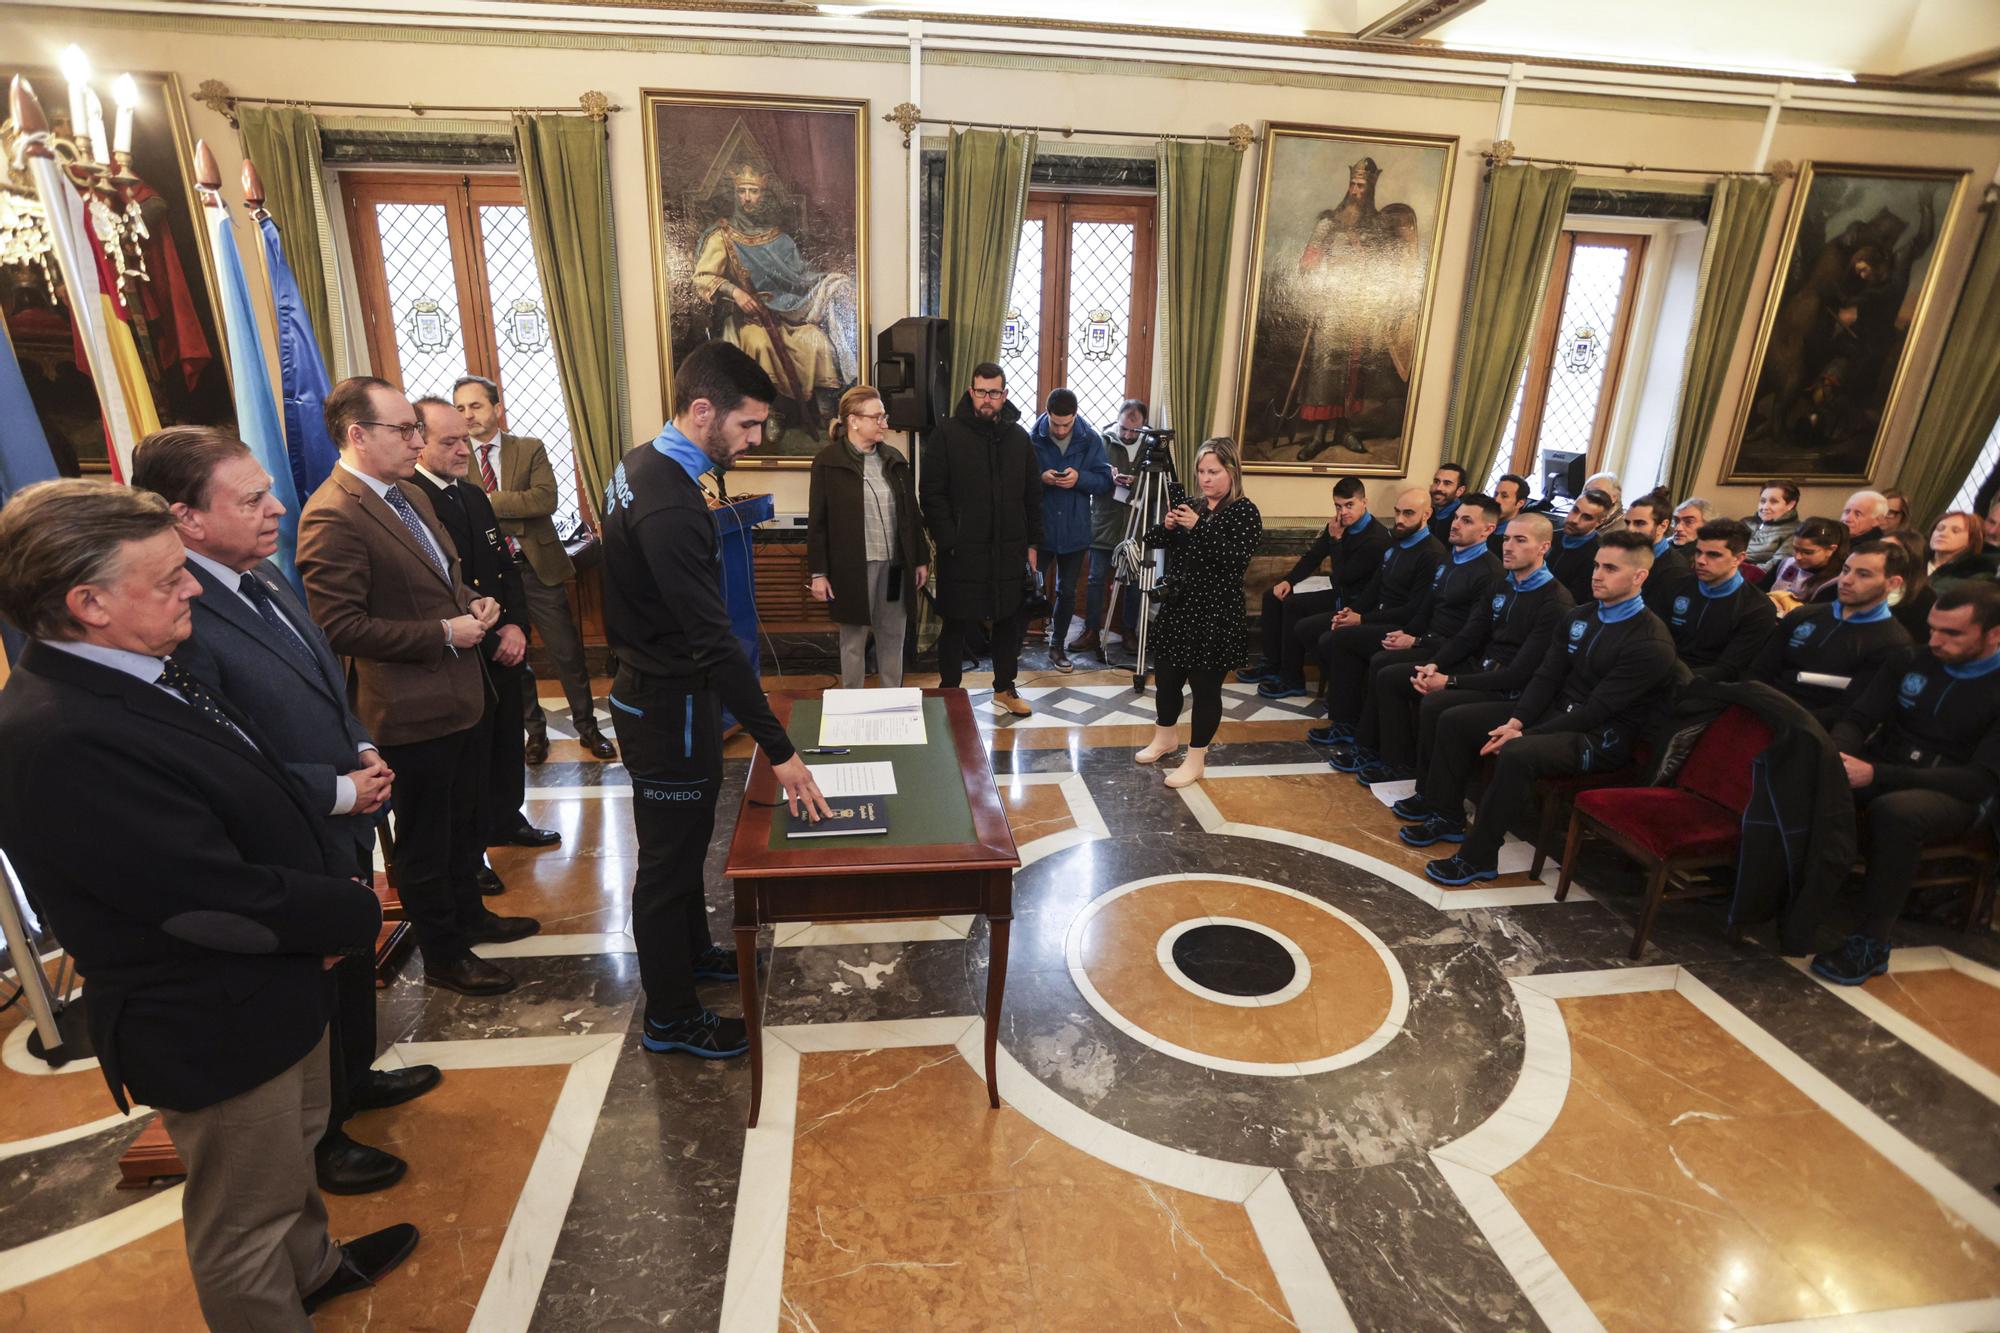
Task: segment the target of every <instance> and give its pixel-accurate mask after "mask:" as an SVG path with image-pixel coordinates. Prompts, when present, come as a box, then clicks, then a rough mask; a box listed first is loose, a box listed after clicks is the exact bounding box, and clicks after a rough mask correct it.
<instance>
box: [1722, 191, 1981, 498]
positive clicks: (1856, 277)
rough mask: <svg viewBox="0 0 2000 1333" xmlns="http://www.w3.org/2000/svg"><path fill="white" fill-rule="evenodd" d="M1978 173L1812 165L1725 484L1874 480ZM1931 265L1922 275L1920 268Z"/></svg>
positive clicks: (1772, 293) (1753, 361)
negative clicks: (1912, 348) (1885, 433)
mask: <svg viewBox="0 0 2000 1333" xmlns="http://www.w3.org/2000/svg"><path fill="white" fill-rule="evenodd" d="M1970 174H1971V173H1970V172H1969V171H1967V170H1964V169H1959V168H1949V167H1881V166H1862V165H1856V164H1852V163H1838V162H1807V163H1805V164H1804V165H1803V166H1802V167H1801V168H1800V169H1799V177H1798V184H1797V185H1796V186H1795V187H1794V189H1793V193H1792V204H1791V211H1790V214H1789V216H1788V217H1787V218H1786V221H1785V234H1784V239H1783V241H1782V242H1781V243H1780V244H1779V247H1778V264H1777V268H1776V269H1775V270H1774V272H1773V275H1772V278H1771V284H1770V290H1769V292H1768V293H1767V294H1766V297H1765V301H1764V313H1763V317H1762V318H1761V320H1760V321H1759V322H1758V327H1757V343H1756V347H1755V349H1754V350H1753V351H1752V353H1751V356H1750V372H1749V376H1748V378H1746V379H1745V381H1744V385H1745V387H1744V390H1743V393H1742V395H1741V397H1740V399H1739V401H1738V403H1737V406H1736V417H1735V421H1734V424H1733V425H1732V427H1731V430H1730V436H1729V440H1730V443H1729V453H1728V455H1727V457H1726V458H1725V459H1724V461H1723V466H1722V480H1723V482H1724V483H1732V482H1749V483H1753V484H1754V483H1758V482H1762V481H1765V480H1767V479H1769V478H1771V477H1786V478H1790V479H1793V480H1796V481H1799V482H1801V483H1805V484H1807V485H1818V484H1838V483H1861V482H1866V481H1869V480H1871V479H1872V477H1873V474H1874V469H1875V463H1876V461H1877V459H1878V458H1880V456H1881V452H1882V427H1883V424H1884V423H1885V422H1887V421H1889V420H1891V419H1893V418H1894V416H1895V412H1896V408H1897V406H1898V404H1899V403H1900V402H1901V400H1902V397H1903V395H1904V393H1906V392H1907V391H1908V390H1909V389H1910V387H1911V386H1910V383H1909V379H1910V375H1909V370H1910V356H1909V345H1910V341H1911V338H1912V336H1913V335H1914V334H1916V333H1917V331H1918V330H1920V329H1921V328H1922V327H1923V325H1924V320H1925V318H1926V317H1927V316H1928V315H1929V313H1930V309H1931V305H1932V301H1933V299H1934V297H1935V296H1936V289H1937V275H1938V260H1939V258H1940V257H1941V256H1943V255H1944V254H1946V253H1947V252H1948V251H1949V249H1950V246H1951V242H1952V240H1953V238H1954V237H1955V235H1956V233H1957V224H1958V215H1959V205H1960V204H1961V203H1962V202H1963V199H1964V195H1965V190H1966V188H1967V182H1968V180H1969V179H1970ZM1919 270H1921V271H1919Z"/></svg>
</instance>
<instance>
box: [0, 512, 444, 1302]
mask: <svg viewBox="0 0 2000 1333" xmlns="http://www.w3.org/2000/svg"><path fill="white" fill-rule="evenodd" d="M184 561H185V556H184V554H183V552H182V550H181V544H180V540H179V538H178V537H176V535H175V533H174V514H173V512H172V510H170V509H169V508H168V507H167V503H166V501H164V500H162V499H161V498H160V497H159V496H157V495H154V494H152V493H151V492H149V491H139V490H134V489H132V488H129V487H125V486H116V485H113V484H111V483H109V482H104V481H84V480H77V479H67V480H59V481H49V482H43V483H40V484H38V485H35V486H30V487H27V488H25V489H24V490H22V491H21V492H19V493H18V494H17V495H15V496H14V498H13V499H12V501H10V502H9V503H8V505H7V506H6V508H5V509H4V510H0V616H4V617H5V618H6V620H7V621H9V622H10V623H12V624H13V625H14V627H15V628H17V629H19V630H21V631H22V632H24V633H26V634H27V635H29V636H30V642H29V644H28V647H27V649H26V651H25V652H24V653H23V654H22V655H21V657H20V660H19V661H18V662H17V663H16V665H15V668H14V672H13V675H12V677H11V679H10V680H9V681H8V683H7V688H6V690H5V691H4V692H0V846H4V847H5V848H6V850H7V854H8V856H9V857H10V858H11V859H12V861H13V863H14V865H15V867H16V868H17V869H18V870H19V872H20V875H21V880H22V883H23V884H25V885H26V886H27V888H28V890H29V891H30V892H31V893H32V894H34V896H35V900H36V902H37V903H38V904H39V906H40V907H41V909H42V911H43V913H44V915H45V917H46V919H47V921H48V922H49V924H50V925H51V926H53V927H54V929H55V932H56V935H57V938H59V939H60V940H61V941H62V944H63V947H64V948H65V949H67V950H68V951H69V953H70V954H71V956H72V957H74V958H75V959H76V962H77V965H78V968H79V969H80V970H81V971H82V973H83V974H84V976H85V978H86V980H85V982H84V1000H85V1003H86V1005H87V1006H88V1012H89V1015H90V1030H91V1038H92V1040H93V1042H94V1043H95V1045H96V1049H97V1055H98V1059H99V1061H100V1063H101V1067H102V1069H103V1073H104V1078H105V1082H106V1083H108V1084H109V1085H110V1087H111V1093H112V1096H113V1098H114V1099H115V1100H116V1101H117V1103H118V1105H119V1107H120V1108H121V1109H129V1108H130V1103H131V1102H133V1101H136V1102H139V1103H143V1104H146V1105H150V1106H153V1107H155V1108H157V1109H158V1110H159V1111H160V1115H161V1119H162V1121H163V1123H164V1124H165V1125H166V1128H167V1131H168V1132H169V1133H170V1134H171V1135H172V1136H173V1141H174V1146H175V1148H176V1149H177V1150H178V1151H179V1153H180V1157H181V1160H182V1161H183V1162H184V1163H186V1165H187V1185H186V1192H185V1194H184V1196H183V1198H182V1201H181V1215H182V1220H183V1222H184V1224H185V1230H186V1237H187V1253H188V1265H189V1267H190V1268H191V1269H192V1270H193V1273H194V1281H195V1292H196V1295H197V1297H198V1298H199V1300H200V1302H201V1308H202V1314H203V1317H204V1319H205V1320H206V1322H207V1324H208V1326H209V1327H211V1328H217V1329H223V1328H227V1329H252V1328H254V1329H287V1330H296V1331H298V1333H309V1330H310V1329H311V1327H312V1324H311V1321H310V1319H309V1317H308V1316H309V1314H310V1312H311V1311H312V1310H314V1309H316V1308H317V1307H318V1306H320V1305H323V1304H325V1303H326V1302H327V1301H329V1300H332V1299H333V1298H335V1297H337V1296H341V1295H344V1294H346V1293H348V1292H351V1291H358V1290H360V1289H362V1288H363V1287H366V1286H369V1285H371V1284H372V1283H373V1282H375V1281H376V1280H377V1279H379V1278H380V1277H381V1276H382V1275H383V1274H385V1273H387V1272H388V1271H389V1270H390V1269H391V1268H393V1267H395V1266H396V1265H397V1264H398V1263H400V1262H401V1261H402V1260H403V1259H404V1258H405V1257H406V1256H408V1254H409V1253H410V1251H411V1250H413V1249H414V1248H415V1247H416V1244H417V1231H416V1228H415V1227H412V1226H410V1225H408V1224H407V1223H403V1224H398V1225H396V1226H392V1227H388V1228H386V1229H384V1230H382V1231H379V1232H374V1233H372V1234H370V1235H367V1236H364V1237H361V1238H360V1239H358V1240H355V1241H353V1242H350V1243H349V1244H347V1245H345V1246H337V1245H335V1244H334V1243H333V1241H332V1239H331V1238H330V1237H329V1236H328V1235H327V1214H326V1204H325V1202H324V1200H322V1199H321V1197H320V1194H319V1191H318V1190H317V1189H316V1188H315V1187H314V1183H313V1161H312V1154H311V1153H310V1152H309V1151H307V1146H308V1145H309V1144H312V1143H313V1142H315V1141H316V1140H317V1139H318V1138H319V1136H320V1134H321V1132H322V1131H323V1130H324V1129H325V1127H326V1114H327V1100H328V1079H329V1074H328V1070H329V1044H328V1036H327V1004H326V990H325V987H324V985H323V983H322V981H321V972H322V970H323V968H324V966H325V965H326V963H327V962H329V961H332V960H333V959H334V958H339V957H363V958H365V957H366V956H368V955H369V954H370V953H371V952H372V951H373V949H374V945H375V934H376V931H377V929H378V928H379V927H380V925H381V920H382V916H381V909H380V907H379V906H378V905H377V903H376V901H375V895H374V894H372V893H370V892H369V891H368V889H367V888H366V887H364V886H363V885H360V884H357V883H356V882H355V881H354V880H353V879H351V878H350V877H349V876H348V874H347V873H346V872H347V871H348V870H349V869H351V864H350V858H349V856H348V855H347V853H346V852H345V851H343V850H341V849H338V848H335V847H332V846H329V845H328V843H327V841H326V837H325V823H324V819H323V817H322V815H321V813H320V811H319V810H317V809H315V808H314V807H313V806H312V805H311V804H310V803H309V802H308V801H307V799H306V797H305V794H304V792H303V791H302V790H301V789H300V788H299V786H298V785H297V784H296V783H295V782H293V781H292V779H291V777H290V776H289V775H288V774H287V773H286V771H285V769H284V768H283V767H282V766H281V765H280V763H279V762H278V761H277V759H276V758H275V751H274V749H273V747H272V745H271V742H270V741H269V740H268V739H267V738H265V737H264V736H263V735H262V733H261V732H260V731H259V730H258V728H257V726H256V724H255V723H254V722H252V721H251V720H250V718H249V717H248V716H247V715H246V714H243V713H239V712H237V711H236V709H235V708H234V707H232V706H231V705H230V704H229V702H228V701H227V700H226V699H225V698H223V697H222V696H221V695H220V694H217V693H215V692H213V691H211V690H210V689H208V688H207V687H206V686H205V685H203V684H202V683H201V682H200V681H198V680H197V679H196V678H195V676H194V675H193V674H192V673H191V672H189V671H188V669H187V668H186V667H185V666H184V665H183V664H182V663H180V662H179V661H178V660H177V659H176V658H175V657H173V656H172V655H171V654H172V653H173V652H174V650H175V649H176V648H177V647H178V646H179V645H180V644H181V643H182V642H183V641H184V640H185V639H186V638H187V635H188V631H189V627H190V624H191V613H190V611H189V608H188V603H189V601H190V600H191V599H192V598H194V597H195V596H196V595H198V593H199V592H200V585H199V584H198V583H197V582H196V581H195V578H194V576H193V575H192V574H190V573H188V571H187V570H186V568H185V567H184ZM330 956H331V957H330ZM128 1094H129V1098H128Z"/></svg>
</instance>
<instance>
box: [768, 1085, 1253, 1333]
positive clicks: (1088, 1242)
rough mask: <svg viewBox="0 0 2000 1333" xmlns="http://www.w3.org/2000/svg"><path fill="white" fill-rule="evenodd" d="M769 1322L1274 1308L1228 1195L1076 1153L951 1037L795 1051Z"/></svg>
mask: <svg viewBox="0 0 2000 1333" xmlns="http://www.w3.org/2000/svg"><path fill="white" fill-rule="evenodd" d="M798 1126H799V1127H798V1130H797V1132H796V1135H795V1140H794V1147H793V1156H792V1190H791V1203H790V1212H789V1217H788V1221H787V1227H786V1239H785V1251H786V1253H785V1278H784V1291H783V1300H782V1307H781V1313H780V1325H781V1327H783V1328H786V1329H789V1330H808V1329H810V1330H816V1331H817V1333H833V1331H834V1330H844V1329H855V1330H871V1331H872V1330H877V1329H883V1328H898V1329H903V1328H908V1329H917V1328H934V1329H947V1328H949V1329H1016V1328H1037V1329H1090V1330H1093V1333H1095V1331H1097V1330H1107V1329H1128V1328H1129V1329H1154V1328H1159V1327H1163V1326H1167V1325H1172V1326H1174V1327H1189V1328H1194V1327H1203V1328H1217V1329H1231V1328H1243V1329H1250V1328H1269V1327H1274V1326H1284V1325H1285V1324H1286V1323H1288V1322H1289V1321H1290V1319H1291V1314H1290V1311H1289V1308H1288V1307H1287V1306H1286V1304H1285V1301H1284V1297H1283V1295H1282V1294H1281V1293H1280V1292H1279V1290H1278V1286H1277V1282H1276V1279H1275V1278H1274V1277H1273V1276H1272V1275H1271V1271H1270V1265H1269V1263H1268V1262H1267V1261H1266V1260H1265V1258H1264V1254H1263V1250H1262V1247H1261V1245H1260V1244H1259V1242H1258V1240H1257V1237H1256V1233H1255V1231H1254V1230H1253V1229H1252V1227H1251V1226H1250V1221H1249V1218H1248V1216H1247V1215H1246V1214H1245V1212H1244V1210H1243V1209H1242V1207H1241V1206H1240V1205H1236V1204H1227V1203H1222V1202H1219V1201H1216V1200H1213V1199H1207V1198H1203V1197H1201V1196H1198V1195H1193V1194H1188V1193H1186V1192H1184V1191H1181V1190H1177V1189H1173V1188H1170V1187H1168V1186H1164V1185H1156V1184H1153V1183H1151V1182H1150V1181H1145V1180H1142V1179H1140V1178H1138V1177H1136V1176H1131V1175H1128V1174H1126V1173H1125V1172H1122V1171H1119V1170H1118V1169H1116V1168H1114V1167H1111V1166H1108V1165H1106V1164H1105V1163H1103V1162H1101V1161H1098V1160H1097V1159H1096V1158H1094V1157H1090V1156H1089V1155H1087V1154H1085V1153H1082V1152H1079V1151H1078V1150H1077V1149H1075V1148H1073V1147H1071V1146H1070V1145H1068V1144H1066V1143H1064V1142H1062V1141H1061V1140H1060V1139H1057V1138H1055V1137H1054V1136H1053V1135H1050V1134H1048V1133H1046V1132H1045V1131H1043V1130H1042V1129H1040V1128H1039V1127H1038V1126H1036V1125H1034V1124H1032V1123H1031V1122H1029V1121H1028V1120H1027V1119H1026V1118H1025V1117H1024V1116H1022V1115H1021V1114H1020V1113H1019V1112H1017V1111H1015V1110H1014V1109H1013V1108H1012V1107H1002V1108H1001V1109H1000V1110H999V1111H997V1112H996V1111H991V1110H989V1109H987V1106H986V1101H985V1091H984V1085H983V1084H982V1083H981V1082H980V1080H979V1077H978V1075H977V1074H975V1073H974V1072H973V1071H972V1070H971V1069H970V1068H969V1067H968V1066H967V1065H966V1064H965V1062H964V1061H963V1060H962V1059H960V1058H959V1056H958V1054H957V1053H956V1052H955V1051H953V1050H952V1049H951V1048H949V1047H917V1048H901V1049H890V1050H877V1051H866V1052H842V1053H837V1054H811V1055H806V1056H803V1057H801V1060H800V1071H799V1108H798Z"/></svg>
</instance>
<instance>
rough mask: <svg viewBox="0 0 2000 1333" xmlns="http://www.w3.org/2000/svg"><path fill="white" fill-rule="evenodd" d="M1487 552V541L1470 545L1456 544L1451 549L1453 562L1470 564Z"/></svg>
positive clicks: (1455, 563)
mask: <svg viewBox="0 0 2000 1333" xmlns="http://www.w3.org/2000/svg"><path fill="white" fill-rule="evenodd" d="M1485 554H1487V551H1486V543H1485V542H1483V541H1477V542H1474V543H1473V544H1472V545H1470V546H1454V547H1453V548H1452V551H1451V563H1453V564H1454V565H1469V564H1471V563H1472V562H1473V561H1474V560H1477V559H1478V558H1479V557H1480V556H1482V555H1485Z"/></svg>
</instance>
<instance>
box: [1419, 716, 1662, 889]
mask: <svg viewBox="0 0 2000 1333" xmlns="http://www.w3.org/2000/svg"><path fill="white" fill-rule="evenodd" d="M1514 708H1515V704H1514V702H1513V701H1511V700H1502V701H1500V702H1498V703H1490V704H1467V705H1465V706H1464V707H1461V708H1454V709H1452V710H1451V711H1449V712H1447V713H1446V714H1445V715H1444V718H1443V720H1442V721H1441V722H1440V723H1439V725H1438V744H1437V749H1436V751H1435V752H1434V753H1433V754H1432V757H1431V763H1430V769H1429V771H1428V772H1427V773H1426V774H1425V776H1424V778H1423V780H1422V781H1421V782H1420V783H1419V785H1418V788H1417V791H1418V794H1419V795H1421V796H1422V797H1423V798H1424V800H1425V802H1426V803H1428V804H1429V805H1430V807H1431V808H1432V809H1433V810H1437V811H1439V812H1440V813H1442V814H1444V815H1445V816H1446V817H1447V818H1450V819H1458V818H1460V817H1461V816H1462V812H1463V811H1464V809H1465V792H1466V788H1467V786H1468V785H1469V784H1470V783H1471V781H1472V775H1473V774H1474V773H1475V772H1477V771H1478V768H1479V763H1480V757H1479V751H1480V747H1482V746H1484V745H1485V744H1486V733H1487V732H1489V731H1491V730H1493V728H1495V727H1497V726H1499V725H1500V724H1501V723H1503V722H1505V721H1506V720H1507V719H1508V718H1510V717H1512V716H1514ZM1631 758H1632V742H1631V740H1629V739H1628V738H1627V737H1626V736H1625V735H1624V734H1623V733H1622V732H1620V731H1618V730H1617V729H1616V728H1606V729H1604V730H1602V731H1597V732H1581V731H1554V732H1545V733H1542V734H1539V735H1525V736H1521V737H1518V738H1516V739H1515V740H1512V741H1509V742H1508V743H1507V744H1505V745H1503V746H1501V747H1500V751H1499V753H1498V754H1496V755H1495V756H1494V766H1493V774H1492V776H1491V777H1490V778H1489V779H1488V780H1487V783H1486V790H1485V792H1484V793H1483V794H1482V795H1481V796H1480V798H1479V812H1478V814H1477V815H1476V816H1475V817H1474V818H1473V821H1472V827H1471V829H1470V830H1469V832H1468V834H1467V836H1466V839H1465V843H1464V845H1463V846H1461V847H1460V848H1459V853H1458V854H1459V855H1460V856H1463V857H1464V858H1465V859H1466V861H1467V862H1469V863H1470V864H1472V865H1475V866H1478V867H1480V868H1482V869H1487V870H1490V869H1492V868H1493V867H1494V866H1495V865H1497V864H1498V863H1499V860H1500V844H1501V843H1502V842H1505V841H1506V839H1507V831H1508V830H1509V829H1512V828H1515V827H1518V826H1520V825H1522V824H1523V823H1525V821H1526V819H1527V816H1528V813H1529V812H1530V811H1531V810H1532V809H1533V807H1534V803H1535V784H1536V783H1538V782H1540V781H1541V780H1542V779H1543V778H1552V777H1570V776H1573V775H1575V774H1578V773H1609V772H1612V771H1614V770H1616V769H1619V768H1622V767H1624V766H1625V765H1626V764H1627V763H1629V762H1630V761H1631Z"/></svg>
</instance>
